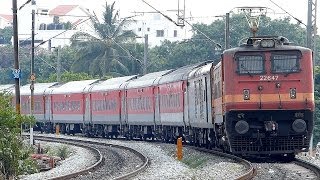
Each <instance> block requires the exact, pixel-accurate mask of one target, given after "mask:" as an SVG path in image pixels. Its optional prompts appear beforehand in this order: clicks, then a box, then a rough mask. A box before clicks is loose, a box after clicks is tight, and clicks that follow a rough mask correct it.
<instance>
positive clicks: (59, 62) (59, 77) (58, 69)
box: [57, 46, 61, 82]
mask: <svg viewBox="0 0 320 180" xmlns="http://www.w3.org/2000/svg"><path fill="white" fill-rule="evenodd" d="M60 81H61V59H60V46H58V47H57V82H60Z"/></svg>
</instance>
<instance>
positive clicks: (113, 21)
mask: <svg viewBox="0 0 320 180" xmlns="http://www.w3.org/2000/svg"><path fill="white" fill-rule="evenodd" d="M114 5H115V2H113V3H112V4H111V5H108V3H107V2H106V6H105V12H104V16H103V22H100V21H99V20H98V18H97V17H93V16H92V17H91V22H92V24H93V26H94V29H95V31H96V34H97V35H96V36H93V35H91V34H89V33H85V32H79V33H76V34H75V35H73V37H72V46H73V47H75V48H76V49H77V51H78V57H77V61H75V62H74V64H73V66H72V67H73V68H72V70H74V71H75V72H79V71H82V70H83V67H86V69H87V70H86V71H85V72H87V73H90V74H92V75H93V74H98V75H99V76H106V75H107V74H109V75H110V74H111V75H112V73H114V72H115V70H117V69H119V68H120V69H122V72H124V73H123V74H126V75H128V74H129V70H128V69H127V68H126V66H125V65H124V64H123V63H121V61H120V60H119V59H120V58H119V56H121V54H123V52H122V50H123V47H122V45H123V44H124V43H127V42H129V40H131V39H132V38H134V37H135V34H134V33H133V32H132V31H130V30H123V27H124V26H126V25H127V24H128V23H129V22H130V21H129V19H128V18H124V19H122V20H120V21H118V14H119V11H116V10H115V9H114ZM120 49H121V50H120ZM124 54H125V55H127V54H126V53H124ZM115 67H117V68H115ZM116 73H118V72H116Z"/></svg>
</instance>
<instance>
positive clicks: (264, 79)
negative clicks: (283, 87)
mask: <svg viewBox="0 0 320 180" xmlns="http://www.w3.org/2000/svg"><path fill="white" fill-rule="evenodd" d="M276 80H278V76H260V81H276Z"/></svg>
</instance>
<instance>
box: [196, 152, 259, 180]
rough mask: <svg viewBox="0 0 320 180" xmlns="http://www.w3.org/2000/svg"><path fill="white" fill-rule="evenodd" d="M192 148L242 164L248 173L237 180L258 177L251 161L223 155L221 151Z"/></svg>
mask: <svg viewBox="0 0 320 180" xmlns="http://www.w3.org/2000/svg"><path fill="white" fill-rule="evenodd" d="M190 148H193V149H195V150H198V151H201V152H206V153H210V154H213V155H216V156H221V157H225V158H228V159H232V160H234V161H235V162H238V163H239V164H242V165H243V166H244V167H245V169H246V172H245V173H243V174H242V175H239V176H238V177H236V178H235V179H236V180H247V179H252V178H253V177H254V176H255V175H256V171H255V168H254V167H253V165H252V163H251V162H250V161H247V160H245V159H242V158H240V157H238V156H234V155H231V154H227V153H223V152H221V151H215V150H209V149H205V148H199V147H193V146H191V147H190Z"/></svg>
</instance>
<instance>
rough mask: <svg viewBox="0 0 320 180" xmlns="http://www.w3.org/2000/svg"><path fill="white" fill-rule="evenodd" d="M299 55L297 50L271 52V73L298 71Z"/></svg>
mask: <svg viewBox="0 0 320 180" xmlns="http://www.w3.org/2000/svg"><path fill="white" fill-rule="evenodd" d="M300 59H301V55H300V53H298V52H287V53H283V52H282V53H281V54H280V53H272V54H271V67H272V73H294V72H299V71H300V62H299V60H300Z"/></svg>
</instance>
